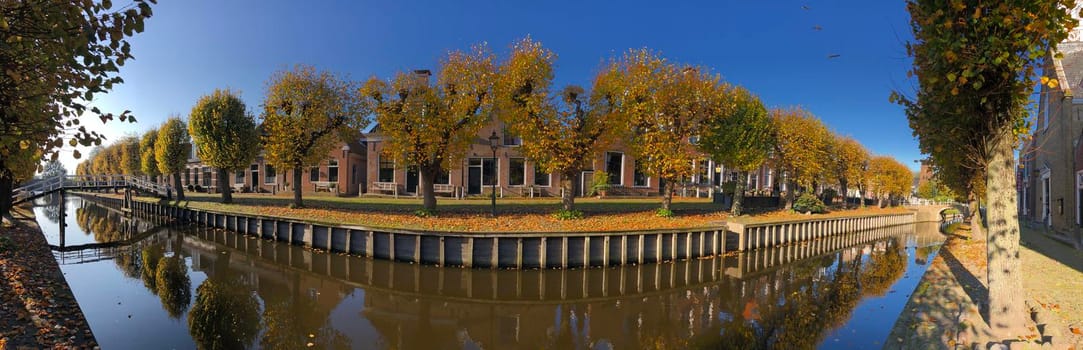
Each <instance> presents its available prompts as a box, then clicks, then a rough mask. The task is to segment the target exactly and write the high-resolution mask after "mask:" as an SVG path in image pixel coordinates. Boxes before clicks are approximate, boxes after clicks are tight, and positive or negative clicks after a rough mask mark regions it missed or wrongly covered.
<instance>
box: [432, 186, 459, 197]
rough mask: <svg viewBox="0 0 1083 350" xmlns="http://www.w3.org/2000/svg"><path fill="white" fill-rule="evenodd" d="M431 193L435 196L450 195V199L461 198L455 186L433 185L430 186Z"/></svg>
mask: <svg viewBox="0 0 1083 350" xmlns="http://www.w3.org/2000/svg"><path fill="white" fill-rule="evenodd" d="M432 192H433V193H435V194H441V193H442V194H446V195H450V196H451V197H454V198H461V197H459V187H458V186H455V185H450V184H433V185H432Z"/></svg>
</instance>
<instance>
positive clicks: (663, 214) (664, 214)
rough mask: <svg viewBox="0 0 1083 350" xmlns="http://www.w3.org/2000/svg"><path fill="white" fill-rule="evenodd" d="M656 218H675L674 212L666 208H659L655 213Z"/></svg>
mask: <svg viewBox="0 0 1083 350" xmlns="http://www.w3.org/2000/svg"><path fill="white" fill-rule="evenodd" d="M654 216H657V217H660V218H671V217H673V211H672V210H669V209H666V208H658V210H655V211H654Z"/></svg>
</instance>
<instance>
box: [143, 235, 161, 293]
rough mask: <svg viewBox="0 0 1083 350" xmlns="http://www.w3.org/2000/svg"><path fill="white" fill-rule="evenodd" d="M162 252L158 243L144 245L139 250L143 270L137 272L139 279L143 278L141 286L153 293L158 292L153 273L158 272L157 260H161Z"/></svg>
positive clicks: (155, 277)
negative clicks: (140, 250)
mask: <svg viewBox="0 0 1083 350" xmlns="http://www.w3.org/2000/svg"><path fill="white" fill-rule="evenodd" d="M164 254H165V253H164V251H163V250H162V246H161V245H160V244H153V245H149V246H147V247H144V248H143V250H142V252H141V256H142V257H143V270H142V272H141V273H140V274H139V275H140V279H142V280H143V286H144V287H147V289H148V290H150V292H151V293H154V294H155V295H157V294H158V281H157V276H155V274H156V273H157V272H158V262H159V261H161V260H162V256H163V255H164Z"/></svg>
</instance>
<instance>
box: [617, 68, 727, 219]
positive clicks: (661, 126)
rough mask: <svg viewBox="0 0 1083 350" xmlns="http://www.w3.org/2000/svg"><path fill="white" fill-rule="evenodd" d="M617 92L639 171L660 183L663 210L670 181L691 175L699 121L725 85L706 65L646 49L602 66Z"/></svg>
mask: <svg viewBox="0 0 1083 350" xmlns="http://www.w3.org/2000/svg"><path fill="white" fill-rule="evenodd" d="M607 69H608V70H609V72H605V73H602V74H613V75H614V77H615V78H614V84H616V85H615V88H616V89H617V91H616V92H615V93H614V95H616V96H618V98H617V99H616V103H615V110H616V111H617V112H618V113H620V114H621V115H622V116H623V117H622V118H627V119H626V120H628V123H629V125H630V126H631V137H630V138H629V142H628V144H629V145H630V148H631V151H632V154H634V156H635V158H636V162H638V163H639V164H642V165H643V169H644V172H646V173H647V174H650V175H653V176H655V177H657V178H658V179H659V180H660V181H661V182H663V183H664V184H665V185H664V188H663V190H662V193H663V198H662V208H663V209H666V210H669V208H670V203H671V202H672V201H673V193H674V191H675V190H676V186H675V184H676V183H679V182H680V181H681V180H683V179H688V178H690V177H691V176H692V164H693V162H694V161H696V160H698V158H699V152H697V149H696V145H695V144H693V140H694V136H699V135H698V134H699V132H700V130H701V128H700V126H701V124H702V123H703V122H704V121H705V120H707V118H708V117H710V116H712V115H715V114H717V113H719V110H720V109H721V105H722V98H721V96H722V94H723V91H725V89H727V88H728V87H727V86H725V85H724V84H722V83H721V82H720V80H719V77H718V76H716V75H712V74H710V73H709V72H707V70H706V69H702V68H699V67H694V66H689V65H679V64H674V63H670V62H668V61H666V60H665V59H664V58H662V57H661V56H660V55H659V54H658V53H656V52H652V51H650V50H646V49H641V50H631V51H629V52H628V53H626V54H625V55H624V57H623V58H622V59H620V60H618V61H616V62H613V63H612V64H610V65H609V67H608V68H607Z"/></svg>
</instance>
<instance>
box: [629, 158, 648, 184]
mask: <svg viewBox="0 0 1083 350" xmlns="http://www.w3.org/2000/svg"><path fill="white" fill-rule="evenodd" d="M650 185H651V180H650V178H649V177H647V173H646V171H644V169H643V163H641V162H639V161H636V165H635V172H634V173H633V174H632V186H634V187H648V186H650Z"/></svg>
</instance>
